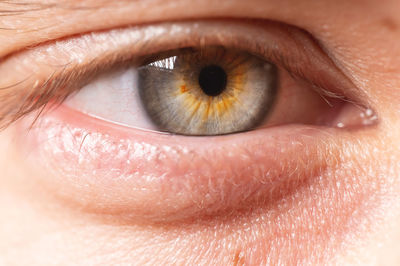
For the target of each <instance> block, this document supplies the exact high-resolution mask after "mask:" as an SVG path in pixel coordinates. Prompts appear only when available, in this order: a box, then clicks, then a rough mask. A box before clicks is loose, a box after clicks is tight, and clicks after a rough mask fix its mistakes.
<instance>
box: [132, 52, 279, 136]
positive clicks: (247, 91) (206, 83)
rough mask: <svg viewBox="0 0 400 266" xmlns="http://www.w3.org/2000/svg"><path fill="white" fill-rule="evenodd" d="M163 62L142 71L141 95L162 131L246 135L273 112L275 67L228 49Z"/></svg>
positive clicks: (173, 56) (177, 55)
mask: <svg viewBox="0 0 400 266" xmlns="http://www.w3.org/2000/svg"><path fill="white" fill-rule="evenodd" d="M159 56H161V58H158V59H156V60H155V61H153V62H151V63H148V64H145V65H144V66H142V67H139V69H138V72H139V73H138V74H139V75H138V78H139V81H138V88H137V89H138V90H139V92H140V95H141V99H142V104H143V106H144V108H145V109H146V111H147V113H148V114H149V116H150V117H151V119H152V121H154V123H156V125H157V127H158V129H159V130H161V131H167V132H171V133H179V134H185V135H221V134H228V133H233V132H240V131H246V130H249V129H253V128H255V127H256V126H258V125H259V123H261V122H262V121H263V120H264V119H265V116H266V115H267V113H268V111H269V110H270V109H271V108H272V105H273V102H274V96H275V94H276V89H277V88H276V86H277V79H278V75H277V72H276V67H275V66H274V65H272V64H271V63H268V62H266V61H263V60H261V59H259V58H257V57H255V56H253V55H250V54H247V53H245V52H240V51H235V50H229V49H225V48H223V47H203V48H199V49H195V48H192V49H184V50H178V51H175V52H169V53H167V55H159ZM165 57H166V58H165Z"/></svg>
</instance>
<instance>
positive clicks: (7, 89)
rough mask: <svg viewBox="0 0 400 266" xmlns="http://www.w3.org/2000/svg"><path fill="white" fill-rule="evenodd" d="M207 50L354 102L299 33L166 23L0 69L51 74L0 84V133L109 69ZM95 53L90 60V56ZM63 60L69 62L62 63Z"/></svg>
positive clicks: (18, 58) (260, 26) (76, 43)
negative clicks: (269, 67)
mask: <svg viewBox="0 0 400 266" xmlns="http://www.w3.org/2000/svg"><path fill="white" fill-rule="evenodd" d="M227 28H229V29H230V30H226V29H227ZM239 33H242V34H239ZM168 39H169V40H168ZM171 40H172V41H171ZM209 45H221V46H229V47H232V48H235V49H244V50H247V51H249V52H250V53H253V54H255V55H257V56H260V57H261V58H263V59H264V60H267V61H271V62H272V63H274V64H276V65H278V66H282V67H284V68H286V69H287V70H288V72H289V73H291V74H292V75H293V76H295V77H297V78H300V79H304V80H307V82H309V83H310V84H312V85H313V86H314V87H315V88H318V89H319V92H320V93H321V94H324V93H326V92H328V93H329V94H330V96H332V95H337V96H338V97H339V96H340V95H344V96H347V95H350V96H353V95H352V94H354V86H352V84H351V83H349V81H348V80H345V77H344V75H343V74H341V73H340V70H338V69H337V68H335V65H334V64H333V62H332V61H331V60H330V58H329V57H328V56H327V55H326V54H325V53H323V51H322V49H320V48H319V46H318V45H317V43H316V42H315V41H314V40H313V39H312V36H311V35H310V34H308V33H306V32H304V31H302V30H300V29H297V28H294V27H292V26H289V25H284V24H280V23H276V22H270V21H268V22H266V21H263V22H260V21H240V22H239V21H235V20H233V21H232V20H228V21H221V20H209V21H200V22H193V21H185V22H166V23H161V24H154V25H142V26H133V27H129V28H123V29H115V30H110V31H106V32H96V33H90V34H86V35H83V36H77V37H73V38H70V39H66V40H60V41H57V42H55V43H49V44H45V45H42V46H38V47H33V48H30V49H29V50H25V51H23V52H21V53H20V54H17V55H15V56H12V57H10V58H8V60H6V61H5V62H3V63H0V74H1V73H2V72H3V71H4V70H5V69H7V68H8V69H12V67H10V65H11V66H12V64H13V63H15V64H16V65H17V66H19V64H21V62H24V64H25V65H29V69H31V68H32V66H34V67H36V68H37V67H38V66H39V67H40V65H42V66H43V68H44V67H48V68H49V69H52V71H51V72H50V73H48V74H47V76H46V75H45V77H44V78H43V77H42V78H40V77H39V78H38V77H37V76H38V73H33V75H28V76H29V77H28V78H25V79H23V80H22V81H18V82H13V85H11V86H10V85H9V84H6V85H5V86H3V84H1V83H0V102H1V103H2V105H1V106H0V129H4V128H6V127H7V126H9V125H10V124H12V123H13V122H15V121H16V120H18V119H20V118H21V117H24V116H25V115H27V114H29V113H31V112H33V111H35V110H39V115H40V114H41V113H42V112H43V110H44V109H46V108H47V107H48V106H49V104H51V107H53V106H55V107H56V106H58V104H61V103H62V102H63V101H64V100H65V99H66V98H67V97H68V96H69V95H70V94H72V93H73V92H75V91H77V90H79V89H80V88H81V87H83V86H84V85H85V84H86V83H87V82H89V81H90V80H92V79H94V78H95V77H96V76H97V75H99V74H100V73H103V72H105V71H108V70H111V69H112V68H114V67H124V66H126V65H133V64H134V63H135V60H134V59H139V58H141V57H144V56H148V55H151V54H155V53H158V52H164V51H168V50H176V49H179V48H185V47H196V46H197V47H202V46H209ZM93 51H95V54H94V55H93V54H92V55H88V54H90V52H93ZM293 51H295V52H293ZM57 52H58V53H59V55H57V54H56V53H57ZM62 56H64V57H67V60H65V61H64V62H59V61H62V59H61V60H60V59H59V57H61V58H62ZM27 58H28V61H27ZM29 58H30V59H32V61H33V62H29ZM41 61H42V62H41ZM82 61H83V62H84V63H82ZM27 62H28V63H27ZM136 63H137V62H136ZM15 67H16V66H14V68H15ZM25 67H26V68H28V66H25ZM19 68H21V67H19ZM22 68H23V67H22ZM54 68H55V70H54ZM313 68H314V69H313ZM317 68H319V69H317ZM305 69H307V70H305ZM36 70H37V69H36ZM311 71H314V72H316V74H315V75H314V77H310V76H311V74H309V73H308V72H311ZM33 72H35V71H33ZM37 72H39V71H38V70H37ZM35 74H36V75H35ZM33 78H36V79H34V83H33V84H29V85H26V83H27V82H29V81H31V80H32V79H33ZM0 82H1V81H0ZM326 88H329V89H326ZM327 96H329V95H327ZM346 98H352V97H346ZM353 98H354V97H353Z"/></svg>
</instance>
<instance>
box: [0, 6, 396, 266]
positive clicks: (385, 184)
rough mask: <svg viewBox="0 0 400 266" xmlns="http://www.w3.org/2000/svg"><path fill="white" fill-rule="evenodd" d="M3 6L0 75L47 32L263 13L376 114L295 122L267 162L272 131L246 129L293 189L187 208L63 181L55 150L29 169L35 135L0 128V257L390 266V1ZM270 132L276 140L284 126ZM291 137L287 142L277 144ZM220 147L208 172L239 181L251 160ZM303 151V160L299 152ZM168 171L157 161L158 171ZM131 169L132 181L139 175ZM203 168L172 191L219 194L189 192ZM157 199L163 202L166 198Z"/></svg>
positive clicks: (126, 186)
mask: <svg viewBox="0 0 400 266" xmlns="http://www.w3.org/2000/svg"><path fill="white" fill-rule="evenodd" d="M9 2H10V3H7V2H0V13H2V12H3V13H4V16H2V17H1V20H0V58H3V59H4V60H3V61H2V60H0V77H1V76H6V75H5V73H3V72H1V71H6V70H4V68H1V65H2V63H4V62H5V59H6V58H13V56H17V55H18V54H19V53H21V50H25V49H24V48H26V47H28V46H29V47H31V46H34V45H42V44H43V43H46V44H50V45H51V43H52V42H55V40H57V39H61V38H63V39H64V38H69V37H71V36H76V35H78V34H83V33H90V32H96V31H106V30H109V29H113V28H123V27H127V26H131V25H141V24H145V23H149V24H152V23H156V22H169V21H183V20H188V19H190V20H193V21H202V20H205V19H211V18H221V19H226V18H230V19H237V20H243V19H244V18H252V19H253V18H254V19H265V20H272V21H277V22H281V23H285V24H290V25H292V26H294V27H297V28H300V29H303V30H305V31H307V32H309V33H310V34H312V35H313V36H314V38H315V39H317V40H318V42H319V43H320V45H321V47H323V50H324V51H325V53H327V54H328V55H329V57H330V58H332V60H333V62H334V63H335V64H336V65H337V66H338V68H339V69H340V70H341V72H342V73H344V75H345V76H346V77H347V78H348V79H349V82H351V83H352V84H353V85H354V87H355V88H356V93H355V94H356V95H359V96H360V95H362V98H363V100H365V102H367V103H368V104H369V105H370V107H371V108H372V109H373V110H374V111H375V112H376V114H377V116H378V118H379V123H378V124H377V125H374V126H371V127H365V128H361V129H358V130H349V131H340V130H337V131H332V130H328V131H323V132H320V131H318V134H317V133H316V132H317V130H312V129H311V130H309V129H308V130H307V131H301V132H300V133H299V134H298V135H301V136H303V137H304V138H303V139H299V142H298V143H300V144H301V145H303V146H302V147H304V148H302V149H300V148H296V147H295V144H293V145H292V146H290V147H291V148H292V149H293V150H291V151H287V152H286V153H285V152H283V151H282V150H281V151H280V152H277V155H278V156H269V157H268V155H266V154H268V152H269V153H271V152H272V151H273V149H276V147H275V146H274V145H275V144H276V143H275V142H274V136H275V135H273V134H277V133H276V132H275V131H271V132H272V133H271V132H269V133H268V132H267V131H260V132H258V133H254V135H251V137H256V138H259V139H260V140H263V141H264V142H263V143H264V144H265V140H266V139H271V142H270V143H269V144H265V145H264V146H262V148H263V149H264V150H261V151H260V150H258V151H257V152H258V153H257V154H258V155H257V156H258V157H257V160H259V161H262V162H263V163H264V164H265V165H267V166H269V165H271V169H272V168H273V166H272V165H279V166H280V167H278V170H277V172H276V173H275V174H274V173H272V174H271V180H272V181H271V182H272V183H274V184H275V183H276V182H278V181H277V180H278V179H277V176H280V175H279V174H281V175H282V176H283V177H284V178H286V177H287V178H289V174H288V173H289V172H291V171H290V170H293V171H294V172H296V174H297V175H298V176H301V177H304V178H299V180H297V181H298V183H299V184H298V185H293V184H290V185H287V186H286V183H285V182H283V183H282V184H283V185H280V186H276V188H277V189H278V190H279V191H278V192H279V193H278V192H277V193H275V194H274V193H272V192H266V191H267V190H262V189H261V190H260V191H261V193H260V194H262V195H261V196H260V198H257V197H255V198H254V199H253V198H251V199H252V200H250V201H245V200H243V198H241V197H239V196H236V197H232V201H229V203H227V202H226V201H223V200H215V201H212V204H209V205H207V204H205V205H204V206H206V207H205V208H200V207H199V208H197V207H198V206H195V205H194V203H193V201H190V200H187V198H183V197H182V199H180V198H179V197H169V195H170V194H171V193H170V194H168V193H169V191H168V190H163V193H164V194H163V193H161V194H157V193H149V194H143V195H144V196H143V195H142V194H141V195H140V196H141V197H142V198H141V200H140V201H139V200H137V198H139V196H137V195H136V194H135V193H133V192H132V191H130V188H131V187H132V186H134V183H133V181H129V180H128V181H126V183H123V184H122V185H121V184H120V183H118V182H114V180H111V181H109V180H108V179H107V180H106V181H104V183H101V184H100V185H98V184H97V183H96V184H95V185H90V186H85V184H86V185H87V183H85V182H81V180H80V178H82V179H84V178H83V176H84V171H83V170H82V171H80V172H79V173H78V174H76V175H75V176H74V178H75V179H73V180H69V179H68V180H67V181H66V178H64V175H63V174H60V172H59V171H58V170H59V169H61V168H63V160H62V159H59V160H57V158H56V157H53V155H54V156H56V155H57V154H56V153H46V155H45V156H48V157H40V156H39V157H37V158H39V159H38V161H39V162H40V163H39V167H37V165H36V167H35V163H34V162H35V161H34V160H33V159H37V158H35V157H36V155H37V154H38V153H36V150H39V151H41V150H44V148H43V147H46V144H43V145H42V144H40V143H39V144H37V143H36V144H35V145H36V146H35V148H32V146H30V145H28V144H32V143H31V142H29V141H27V140H29V139H30V136H31V135H29V134H37V132H36V133H35V129H32V132H30V133H27V132H25V131H24V130H23V128H24V126H25V125H26V124H27V123H29V121H30V120H29V119H32V118H31V117H27V118H24V119H22V120H20V121H18V122H17V123H15V124H13V125H11V126H9V127H8V128H7V129H5V130H3V131H1V133H0V150H1V151H2V152H1V153H0V264H4V265H71V264H74V265H75V264H77V265H88V264H89V265H115V264H121V265H146V264H148V265H169V264H173V265H260V264H261V265H264V264H271V265H277V264H282V265H307V264H310V265H318V264H321V265H322V264H323V265H327V264H328V265H329V264H338V265H354V264H360V265H366V264H367V265H368V264H370V265H399V263H400V257H399V255H398V254H399V253H398V248H399V247H400V230H399V229H400V223H399V221H400V219H399V218H400V196H399V195H400V182H399V180H398V178H399V174H398V173H400V149H399V147H400V121H399V119H398V118H399V116H400V91H399V89H398V88H400V79H399V78H398V77H399V75H400V60H399V58H400V47H399V45H398V43H400V34H399V30H400V18H399V16H398V13H399V11H400V2H399V1H397V0H387V1H375V0H364V1H357V0H339V1H338V0H323V1H320V0H306V1H296V0H284V1H282V0H249V1H242V0H225V1H222V2H221V1H219V2H218V4H217V1H211V0H194V1H193V0H191V1H188V0H163V1H158V0H154V1H142V0H138V1H126V0H125V1H105V0H103V1H98V0H97V1H95V0H92V1H91V0H85V1H72V0H70V1H62V0H60V1H54V2H50V1H49V2H48V3H47V2H45V3H44V1H40V4H35V3H34V2H33V1H32V5H31V4H26V5H25V4H18V2H15V3H14V2H13V1H9ZM20 10H21V12H19V11H20ZM33 49H35V48H33ZM8 71H10V70H9V69H8ZM338 83H339V81H338ZM0 104H1V103H0ZM44 119H48V120H43V121H50V122H49V123H50V124H51V123H52V121H53V122H54V121H60V119H61V120H63V121H68V122H69V124H70V125H71V127H68V128H67V129H71V128H72V129H75V130H76V129H82V128H83V129H85V130H86V129H87V128H88V127H91V129H90V130H92V131H95V130H98V129H97V128H96V129H95V127H96V126H97V127H98V128H101V130H100V132H102V133H109V135H108V136H109V138H108V139H107V141H109V143H115V139H113V138H117V137H115V135H116V134H111V133H115V132H116V131H117V130H116V128H117V127H115V126H109V125H104V124H102V123H100V122H93V124H91V125H90V126H87V124H90V123H85V121H86V120H85V119H86V118H82V117H81V116H79V117H76V116H74V115H73V114H72V115H71V114H69V115H65V113H63V112H59V113H57V115H53V116H52V115H45V116H44ZM77 121H80V122H77ZM91 123H92V122H91ZM44 129H46V125H45V126H44V127H43V128H42V131H43V130H44ZM281 130H285V128H283V129H281ZM110 132H111V133H110ZM118 132H119V133H118V134H117V135H118V138H126V140H127V141H128V142H129V141H131V142H132V143H136V141H138V139H144V140H143V142H146V143H150V144H152V142H154V141H155V139H156V140H157V141H158V142H163V143H164V142H165V143H168V145H172V147H173V148H176V151H177V153H180V152H182V150H183V148H188V149H189V150H190V149H191V148H190V147H191V146H190V145H193V146H195V145H197V146H196V147H199V146H203V147H204V145H206V144H204V143H202V142H201V140H198V139H193V140H192V139H191V140H190V144H188V145H186V146H182V144H180V143H178V144H179V145H180V146H179V145H178V144H176V145H175V144H174V143H173V140H171V139H164V137H163V136H161V137H157V138H150V137H148V136H143V135H140V134H138V133H132V131H130V130H125V129H120V128H119V131H118ZM282 132H283V133H282V134H280V135H285V133H287V132H286V131H282ZM252 134H253V133H252ZM256 134H257V135H256ZM263 134H264V135H263ZM277 135H278V134H277ZM110 136H111V137H110ZM121 136H123V137H121ZM322 136H323V137H322ZM92 137H93V134H92V135H89V137H88V138H89V140H90V138H92ZM307 137H312V138H307ZM215 138H221V137H215ZM222 138H223V137H222ZM232 138H234V137H232ZM248 138H249V139H250V137H248ZM310 139H311V140H312V141H310ZM320 139H323V141H319V140H320ZM234 140H235V141H236V140H237V139H231V138H230V137H227V138H226V139H223V140H221V142H219V144H220V145H221V146H223V145H224V143H231V142H230V141H232V142H233V141H234ZM291 140H293V137H287V139H284V138H283V137H281V139H279V141H286V142H290V141H291ZM296 140H297V139H296ZM218 141H220V140H218ZM211 142H212V143H217V141H216V140H212V141H211ZM27 143H28V144H27ZM46 143H47V142H46ZM49 143H51V142H49ZM300 144H299V145H300ZM173 145H175V146H173ZM282 145H283V144H282ZM227 146H229V145H227ZM50 147H54V146H50ZM223 147H225V146H223ZM96 148H98V147H96ZM249 149H251V148H249ZM254 149H256V145H254ZM297 149H298V150H297ZM193 150H195V149H194V148H193ZM196 150H197V148H196ZM47 151H48V150H47ZM250 151H251V152H254V153H256V151H254V150H250ZM51 152H53V151H51ZM200 152H202V151H199V153H200ZM225 152H226V151H225V150H224V151H221V150H215V153H214V154H215V155H216V157H217V158H216V159H215V160H216V161H218V162H219V161H224V160H225V162H226V164H229V163H230V164H231V165H232V168H234V167H237V168H235V171H232V173H230V174H229V175H226V176H225V177H224V178H225V179H218V180H222V181H223V183H224V182H225V181H226V180H229V178H231V180H233V181H235V182H238V184H239V187H243V186H246V185H248V184H249V183H251V182H250V181H249V180H250V179H249V180H248V179H243V178H242V176H239V175H235V174H236V173H237V172H238V171H243V173H244V174H243V177H246V178H248V177H249V176H250V170H248V171H247V170H243V169H249V168H250V166H249V165H252V163H253V164H254V162H253V161H252V160H253V159H254V158H256V157H255V156H250V159H249V160H248V161H246V160H243V161H241V164H234V162H233V161H229V159H225V157H224V156H225ZM40 154H42V153H40ZM49 154H50V155H49ZM146 156H148V154H145V155H144V157H143V158H142V157H141V158H138V159H137V160H138V162H140V163H142V162H144V161H145V160H146ZM280 156H282V157H280ZM302 156H303V157H304V158H305V160H304V161H301V160H299V159H298V157H302ZM138 157H140V156H138ZM43 158H48V159H49V162H50V163H51V169H50V168H49V167H48V166H47V167H42V164H41V163H43V165H45V163H46V162H44V159H43ZM54 158H56V159H54ZM63 158H64V157H63ZM53 159H54V161H52V160H53ZM106 159H107V158H106ZM106 159H105V160H106ZM171 160H172V159H171ZM254 160H255V159H254ZM46 161H47V160H46ZM293 161H296V162H297V164H296V166H297V168H296V167H295V166H294V165H293V163H292V162H293ZM300 162H301V163H300ZM143 165H145V164H144V163H143ZM187 165H188V166H187V168H185V167H186V165H185V166H182V167H183V168H182V169H181V172H179V171H178V170H176V169H175V170H176V172H179V173H180V174H181V175H180V177H187V176H185V175H184V174H186V173H192V172H193V173H194V172H195V170H198V168H199V167H197V168H196V167H192V168H191V167H190V164H189V163H188V164H187ZM198 165H201V164H198ZM146 166H147V165H146ZM248 166H249V167H248ZM157 167H158V166H157V165H155V166H154V168H157ZM313 167H315V169H316V170H315V169H314V170H315V171H312V170H313V169H311V168H313ZM143 168H145V167H143ZM167 168H168V167H167ZM167 168H158V169H162V170H161V171H165V172H168V169H167ZM88 169H91V168H88ZM285 169H286V170H285ZM140 171H142V168H141V170H140ZM140 171H139V172H140ZM143 171H144V170H143ZM246 171H247V172H246ZM280 171H281V172H280ZM285 171H286V172H285ZM140 173H142V172H140ZM182 173H183V174H182ZM221 173H222V172H221ZM160 175H162V174H161V172H160ZM209 175H210V176H212V174H209ZM297 175H295V176H297ZM99 176H101V175H97V176H96V175H95V176H94V177H99ZM101 177H103V176H101ZM140 177H143V179H145V176H144V174H143V175H142V176H140ZM204 177H207V178H208V177H209V176H207V174H205V173H200V174H198V179H195V181H196V182H197V181H198V180H200V181H198V182H199V183H196V182H194V183H193V184H191V185H188V188H187V190H182V191H184V192H185V191H186V192H187V191H190V192H191V193H192V195H193V198H194V199H195V200H196V202H197V203H199V202H202V203H203V201H202V200H203V199H204V198H205V195H209V194H207V193H209V192H210V190H212V189H215V191H216V193H215V194H211V195H213V196H215V197H216V198H218V196H220V195H221V193H222V192H227V191H228V188H229V189H231V188H232V187H233V186H231V187H228V186H227V185H224V186H223V188H221V189H216V186H212V185H210V186H205V189H204V191H203V190H201V189H198V190H196V189H194V188H193V187H196V188H198V187H199V184H202V183H200V182H201V180H203V179H204V180H205V178H204ZM172 178H174V176H172ZM235 178H236V179H235ZM60 180H61V181H60ZM77 180H78V181H77ZM210 180H211V181H213V180H216V177H215V178H214V179H213V178H212V177H210ZM241 180H245V181H246V182H244V181H243V182H241ZM285 180H286V179H285ZM90 182H91V181H90ZM226 183H229V182H226ZM104 184H106V185H104ZM185 184H186V183H185ZM224 184H225V183H224ZM279 184H281V183H279ZM97 185H98V186H97ZM186 185H187V184H186ZM249 186H250V185H249ZM166 187H167V189H168V186H166ZM251 188H253V187H251ZM264 188H265V187H263V189H264ZM171 189H172V188H171ZM54 190H57V193H54ZM150 191H151V189H150ZM240 191H242V190H240ZM56 194H57V195H56ZM189 194H190V193H189ZM189 194H188V193H186V194H185V193H184V194H183V195H189ZM59 195H62V196H59ZM263 195H267V196H270V198H271V199H273V200H266V198H268V197H267V196H266V197H262V196H263ZM277 195H278V196H277ZM167 196H168V197H167ZM136 197H137V198H136ZM157 197H158V198H157ZM196 197H198V198H196ZM132 198H134V199H132ZM166 199H168V200H171V201H173V203H174V204H172V205H171V204H170V205H168V204H167V200H166ZM261 199H262V200H261ZM142 206H143V207H142ZM171 206H173V207H176V209H177V210H178V211H177V213H178V214H177V213H174V212H173V211H171V208H172V207H171ZM238 206H239V207H238ZM185 207H187V208H185ZM214 207H215V211H214V209H213V208H214ZM236 207H237V208H236ZM133 210H134V211H133ZM199 210H201V211H199ZM209 210H213V211H209ZM171 213H172V214H171ZM182 217H184V219H183V218H182ZM160 221H161V222H160Z"/></svg>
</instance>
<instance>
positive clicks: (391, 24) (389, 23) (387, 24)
mask: <svg viewBox="0 0 400 266" xmlns="http://www.w3.org/2000/svg"><path fill="white" fill-rule="evenodd" d="M381 25H382V26H383V27H384V28H386V29H387V30H389V31H397V28H398V25H397V24H396V22H395V21H393V20H392V19H390V18H385V19H382V20H381Z"/></svg>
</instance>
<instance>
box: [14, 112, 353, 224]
mask: <svg viewBox="0 0 400 266" xmlns="http://www.w3.org/2000/svg"><path fill="white" fill-rule="evenodd" d="M23 132H25V131H24V130H23ZM335 132H336V130H333V131H331V132H329V131H327V130H321V129H319V128H314V127H306V126H284V127H278V128H275V129H264V130H258V131H254V132H249V133H243V134H238V135H232V136H223V137H214V138H210V137H207V138H196V137H175V136H168V135H160V134H158V133H148V132H142V131H140V130H136V129H128V128H124V127H119V126H117V125H114V126H111V125H110V124H109V123H106V122H103V121H100V120H93V118H89V117H86V116H84V115H82V114H80V113H77V112H74V111H72V110H68V109H64V108H60V109H58V110H57V111H55V113H53V114H48V115H46V116H45V117H43V118H42V120H41V121H40V122H39V123H38V124H37V127H35V128H33V129H32V130H31V131H30V132H29V134H28V136H27V135H26V134H24V136H25V137H26V138H24V140H21V141H22V143H24V144H23V145H24V146H25V150H26V148H27V147H29V148H28V150H29V152H30V153H31V154H35V155H34V156H30V157H29V158H31V159H30V165H38V166H39V165H40V167H39V168H38V169H39V170H40V171H43V169H46V171H48V175H49V176H46V175H44V176H43V177H42V178H43V180H40V181H43V182H46V184H47V185H50V186H51V187H52V191H53V192H54V193H55V194H56V195H58V196H60V197H61V198H62V199H65V200H68V201H72V202H73V203H74V204H78V206H80V207H79V208H80V209H81V208H82V207H83V206H86V207H83V209H84V210H87V211H91V212H92V211H93V212H106V213H110V214H118V215H124V216H125V215H127V217H130V218H129V219H134V220H139V221H140V220H142V221H143V220H146V221H153V222H160V221H164V222H165V221H171V220H181V219H186V218H189V217H193V216H198V215H205V214H211V213H214V212H220V211H225V210H228V209H232V208H240V206H242V204H244V202H247V201H248V200H250V201H253V200H254V201H257V200H262V198H263V197H267V198H268V197H273V198H276V199H278V198H280V197H282V196H283V195H284V194H285V191H286V189H285V188H288V187H289V188H290V189H294V188H295V186H296V185H295V184H299V183H301V182H302V180H303V179H306V178H307V179H308V178H313V177H314V176H315V175H318V174H319V171H322V172H323V171H325V170H324V169H325V168H326V167H327V166H328V165H329V167H330V168H335V167H336V164H337V163H339V161H338V157H337V156H336V155H334V154H335V153H336V152H339V147H340V145H339V144H335V146H332V145H330V144H329V143H331V142H332V144H333V143H334V142H335V141H336V140H333V139H332V138H333V137H334V136H337V134H336V133H335ZM343 133H344V132H342V134H343ZM345 136H346V133H344V135H343V138H342V141H343V142H344V143H345V139H346V137H345ZM334 138H335V139H336V137H334ZM39 143H40V145H38V144H39ZM343 145H344V144H343ZM332 147H335V149H333V150H329V149H328V148H330V149H331V148H332ZM266 151H268V152H266ZM325 153H327V154H329V156H330V157H329V158H331V160H327V158H328V157H325V156H324V154H325ZM299 154H301V156H298V155H299ZM317 155H318V156H317ZM36 160H39V161H36ZM306 165H307V167H306ZM33 169H36V170H33V171H38V169H37V168H35V167H33ZM77 174H78V175H77ZM288 176H290V177H291V178H288ZM49 178H50V179H49ZM209 182H211V183H209ZM218 182H222V183H220V184H219V183H218ZM218 184H219V185H218ZM210 189H211V190H212V191H214V192H213V193H215V194H213V195H209V196H212V197H211V198H210V201H208V202H204V201H203V200H204V197H206V195H207V194H208V193H210ZM259 189H261V190H260V191H258V190H259ZM251 191H253V192H254V193H255V192H256V191H258V192H257V193H255V194H254V195H252V196H251V197H249V195H248V193H249V192H251ZM273 191H280V192H279V193H277V194H276V193H272V192H273ZM65 193H67V194H65ZM271 193H272V194H271ZM82 195H85V196H82ZM221 195H225V197H226V198H225V199H222V198H220V196H221ZM246 195H247V196H246ZM260 197H261V198H260ZM94 198H95V199H96V201H95V202H93V199H94ZM202 201H203V203H202V205H198V203H199V202H202ZM167 202H169V203H168V204H167ZM143 206H149V208H143ZM156 206H159V207H156Z"/></svg>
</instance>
